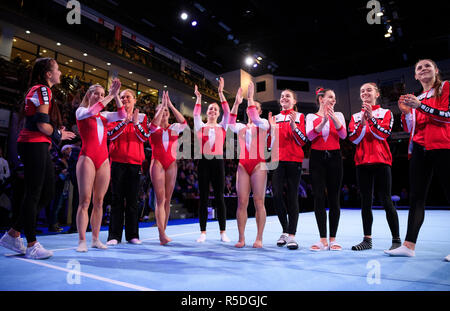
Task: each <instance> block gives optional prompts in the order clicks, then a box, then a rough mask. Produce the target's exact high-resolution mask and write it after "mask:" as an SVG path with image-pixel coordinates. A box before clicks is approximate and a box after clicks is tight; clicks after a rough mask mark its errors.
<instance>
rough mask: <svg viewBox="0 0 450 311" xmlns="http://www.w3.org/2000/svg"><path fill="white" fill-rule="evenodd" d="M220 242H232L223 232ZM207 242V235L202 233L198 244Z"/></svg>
mask: <svg viewBox="0 0 450 311" xmlns="http://www.w3.org/2000/svg"><path fill="white" fill-rule="evenodd" d="M220 240H221V241H222V242H227V243H228V242H231V240H230V238H229V237H228V236H227V234H226V233H225V232H222V233H221V234H220ZM205 241H206V233H202V234H200V237H199V238H198V239H197V242H198V243H203V242H205Z"/></svg>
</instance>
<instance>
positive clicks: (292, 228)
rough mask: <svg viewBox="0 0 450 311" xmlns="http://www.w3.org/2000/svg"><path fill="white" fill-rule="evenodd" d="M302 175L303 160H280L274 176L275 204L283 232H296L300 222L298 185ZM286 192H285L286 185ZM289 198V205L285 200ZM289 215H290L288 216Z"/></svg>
mask: <svg viewBox="0 0 450 311" xmlns="http://www.w3.org/2000/svg"><path fill="white" fill-rule="evenodd" d="M301 175H302V163H301V162H288V161H280V162H278V167H277V168H276V169H275V171H274V172H273V176H272V191H273V204H274V206H275V209H276V211H277V215H278V219H279V221H280V224H281V227H282V228H283V232H285V233H288V234H295V233H296V232H297V223H298V213H299V206H298V187H299V185H300V177H301ZM285 184H286V185H287V189H286V193H283V190H284V185H285ZM285 199H286V200H287V205H286V203H285V201H284V200H285ZM288 216H289V217H288Z"/></svg>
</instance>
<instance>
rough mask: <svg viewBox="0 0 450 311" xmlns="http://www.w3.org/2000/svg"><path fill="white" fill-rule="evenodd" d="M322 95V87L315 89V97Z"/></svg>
mask: <svg viewBox="0 0 450 311" xmlns="http://www.w3.org/2000/svg"><path fill="white" fill-rule="evenodd" d="M323 93H324V88H323V87H318V88H316V96H317V95H323Z"/></svg>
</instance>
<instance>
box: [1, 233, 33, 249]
mask: <svg viewBox="0 0 450 311" xmlns="http://www.w3.org/2000/svg"><path fill="white" fill-rule="evenodd" d="M0 245H1V246H3V247H5V248H8V249H10V250H13V251H15V252H17V253H20V254H26V252H27V248H26V247H25V245H23V239H22V238H20V237H18V238H13V237H12V236H10V235H9V234H8V232H5V234H4V235H3V236H2V238H1V239H0Z"/></svg>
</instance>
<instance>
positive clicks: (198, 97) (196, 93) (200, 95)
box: [194, 84, 202, 100]
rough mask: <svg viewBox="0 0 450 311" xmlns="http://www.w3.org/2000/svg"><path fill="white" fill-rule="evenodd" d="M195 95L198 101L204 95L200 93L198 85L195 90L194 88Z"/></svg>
mask: <svg viewBox="0 0 450 311" xmlns="http://www.w3.org/2000/svg"><path fill="white" fill-rule="evenodd" d="M194 94H195V96H197V100H198V99H202V94H201V93H200V92H199V91H198V87H197V84H196V85H195V88H194Z"/></svg>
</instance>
